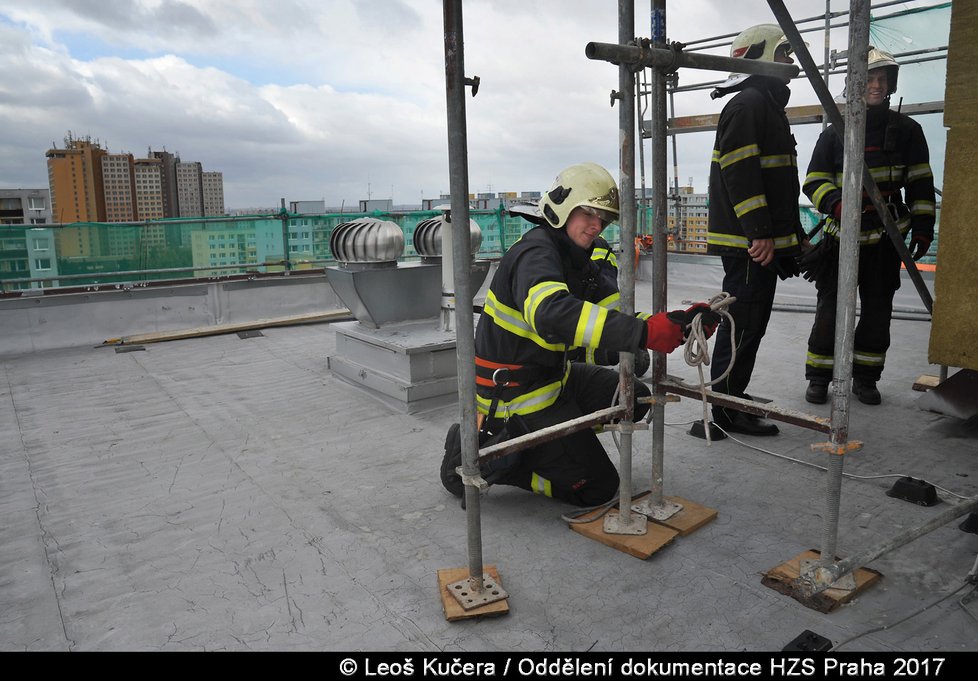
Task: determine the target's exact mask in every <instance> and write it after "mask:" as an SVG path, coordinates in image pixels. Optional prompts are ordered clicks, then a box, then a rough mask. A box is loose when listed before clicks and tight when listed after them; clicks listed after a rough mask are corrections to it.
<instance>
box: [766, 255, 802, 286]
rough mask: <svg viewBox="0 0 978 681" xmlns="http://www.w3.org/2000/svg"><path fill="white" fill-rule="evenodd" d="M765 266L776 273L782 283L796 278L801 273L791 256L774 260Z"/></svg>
mask: <svg viewBox="0 0 978 681" xmlns="http://www.w3.org/2000/svg"><path fill="white" fill-rule="evenodd" d="M767 266H768V267H770V268H771V269H772V270H774V271H775V272H777V273H778V277H780V278H781V280H782V281H784V280H785V279H791V278H792V277H797V276H798V275H799V274H800V273H801V270H800V269H799V267H798V262H797V261H796V260H795V259H794V258H793V257H791V256H781V257H780V258H775V259H774V260H772V261H771V262H770V263H769V264H768V265H767Z"/></svg>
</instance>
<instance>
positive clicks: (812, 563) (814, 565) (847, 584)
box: [800, 558, 856, 591]
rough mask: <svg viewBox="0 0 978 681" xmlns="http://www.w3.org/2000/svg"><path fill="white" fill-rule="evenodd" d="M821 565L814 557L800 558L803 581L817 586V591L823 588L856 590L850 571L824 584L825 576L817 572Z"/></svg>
mask: <svg viewBox="0 0 978 681" xmlns="http://www.w3.org/2000/svg"><path fill="white" fill-rule="evenodd" d="M821 567H822V565H821V563H819V561H817V560H815V559H812V558H802V559H801V570H800V576H801V578H802V579H803V580H804V581H806V582H809V583H811V584H813V585H815V586H817V588H818V590H819V591H823V590H824V589H841V590H842V591H855V590H856V577H855V575H853V574H852V573H851V572H850V573H849V574H846V575H842V576H841V577H839V578H838V579H837V580H835V581H834V582H830V583H828V584H826V583H825V577H824V576H823V575H820V574H819V568H821Z"/></svg>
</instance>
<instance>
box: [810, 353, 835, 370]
mask: <svg viewBox="0 0 978 681" xmlns="http://www.w3.org/2000/svg"><path fill="white" fill-rule="evenodd" d="M805 364H807V365H808V366H810V367H815V368H816V369H831V368H832V366H833V365H834V364H835V359H834V358H833V357H832V355H816V354H815V353H814V352H809V353H808V360H807V361H806V362H805Z"/></svg>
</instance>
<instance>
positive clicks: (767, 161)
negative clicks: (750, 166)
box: [761, 154, 798, 168]
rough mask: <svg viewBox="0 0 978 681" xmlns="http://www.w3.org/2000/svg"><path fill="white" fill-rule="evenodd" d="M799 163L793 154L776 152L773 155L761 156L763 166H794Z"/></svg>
mask: <svg viewBox="0 0 978 681" xmlns="http://www.w3.org/2000/svg"><path fill="white" fill-rule="evenodd" d="M797 165H798V162H797V161H796V160H795V157H794V156H793V155H792V154H775V155H773V156H761V167H762V168H793V167H795V166H797Z"/></svg>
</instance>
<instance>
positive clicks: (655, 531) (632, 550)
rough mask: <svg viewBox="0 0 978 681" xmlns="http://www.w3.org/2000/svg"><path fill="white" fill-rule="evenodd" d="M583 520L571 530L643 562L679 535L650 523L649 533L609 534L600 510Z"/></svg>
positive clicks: (583, 517)
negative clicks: (591, 518) (590, 518)
mask: <svg viewBox="0 0 978 681" xmlns="http://www.w3.org/2000/svg"><path fill="white" fill-rule="evenodd" d="M612 512H613V513H614V512H617V511H612ZM589 517H593V518H594V519H593V520H590V521H587V519H588V518H589ZM581 520H585V521H586V522H577V523H571V525H570V527H571V529H572V530H574V531H575V532H578V533H580V534H583V535H584V536H585V537H588V538H589V539H594V540H595V541H599V542H601V543H602V544H604V545H605V546H610V547H611V548H613V549H617V550H619V551H624V552H625V553H628V554H630V555H633V556H635V557H636V558H641V559H642V560H645V559H646V558H648V557H649V556H651V555H652V554H653V553H655V552H656V551H658V550H659V549H661V548H662V547H663V546H665V545H666V544H668V543H669V542H671V541H672V540H673V539H675V537H676V536H677V535H678V534H679V532H677V531H676V530H674V529H672V528H670V527H665V526H663V525H657V524H655V523H649V524H648V531H647V532H646V533H645V534H641V535H634V534H608V533H606V532H605V531H604V516H603V515H601V513H600V511H599V510H598V511H592V512H591V513H590V514H585V515H584V516H581Z"/></svg>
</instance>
